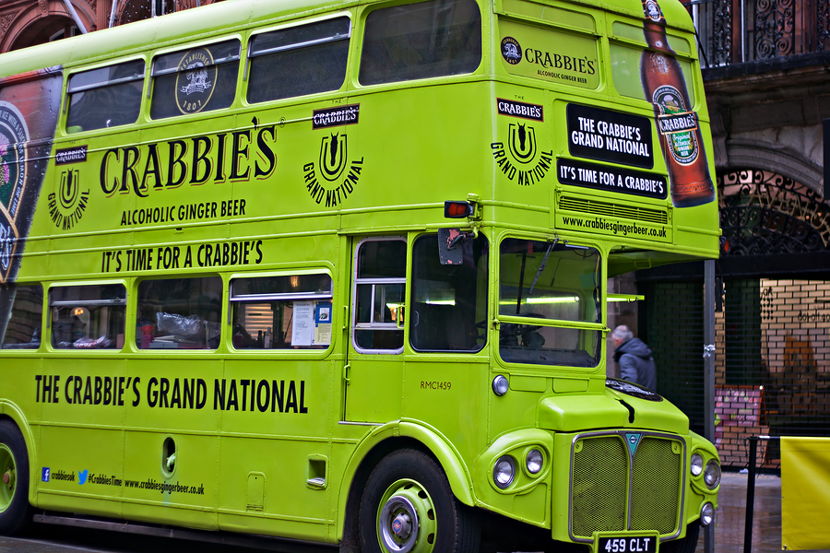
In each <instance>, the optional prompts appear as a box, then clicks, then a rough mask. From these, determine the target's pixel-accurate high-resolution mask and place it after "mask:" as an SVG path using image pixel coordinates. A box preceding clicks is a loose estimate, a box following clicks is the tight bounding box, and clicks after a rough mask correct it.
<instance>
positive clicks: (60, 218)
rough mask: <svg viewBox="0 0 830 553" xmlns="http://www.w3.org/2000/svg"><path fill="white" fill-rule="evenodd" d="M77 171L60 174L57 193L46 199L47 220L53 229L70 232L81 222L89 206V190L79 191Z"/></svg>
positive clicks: (52, 193)
mask: <svg viewBox="0 0 830 553" xmlns="http://www.w3.org/2000/svg"><path fill="white" fill-rule="evenodd" d="M78 174H79V173H78V169H69V170H66V171H62V172H61V176H60V179H59V180H58V183H57V187H58V191H57V192H51V193H50V194H49V197H48V205H49V218H50V219H51V220H52V223H54V224H55V227H57V228H59V229H61V230H71V229H72V227H74V226H75V224H76V223H77V222H78V221H80V220H81V218H82V217H83V216H84V212H86V208H87V205H88V204H89V188H87V189H86V190H83V191H82V190H81V187H80V184H81V181H80V178H79V177H78Z"/></svg>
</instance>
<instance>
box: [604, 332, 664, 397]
mask: <svg viewBox="0 0 830 553" xmlns="http://www.w3.org/2000/svg"><path fill="white" fill-rule="evenodd" d="M611 339H612V340H614V345H615V346H616V347H617V349H616V351H615V352H614V361H616V362H617V363H619V366H620V378H621V379H622V380H627V381H628V382H634V383H635V384H639V385H641V386H645V387H646V388H648V389H649V390H652V391H653V390H656V389H657V367H656V366H655V364H654V357H652V355H651V348H649V347H648V346H647V345H646V344H645V342H643V341H642V340H640V339H639V338H635V337H634V333H633V332H631V330H630V329H629V328H628V327H627V326H625V325H620V326H618V327H617V328H615V329H614V331H613V332H612V333H611Z"/></svg>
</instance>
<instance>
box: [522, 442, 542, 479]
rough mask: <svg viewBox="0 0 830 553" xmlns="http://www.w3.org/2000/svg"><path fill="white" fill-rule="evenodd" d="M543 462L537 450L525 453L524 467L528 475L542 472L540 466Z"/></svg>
mask: <svg viewBox="0 0 830 553" xmlns="http://www.w3.org/2000/svg"><path fill="white" fill-rule="evenodd" d="M544 462H545V458H544V456H543V455H542V452H541V451H539V450H538V449H536V448H534V449H531V450H530V451H528V452H527V457H526V458H525V467H526V468H527V472H529V473H530V474H539V472H540V471H541V470H542V465H543V464H544Z"/></svg>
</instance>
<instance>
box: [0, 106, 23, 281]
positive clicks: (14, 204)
mask: <svg viewBox="0 0 830 553" xmlns="http://www.w3.org/2000/svg"><path fill="white" fill-rule="evenodd" d="M28 141H29V130H28V128H27V127H26V121H25V119H24V118H23V115H22V114H21V113H20V112H19V111H18V110H17V108H16V107H14V105H12V104H10V103H8V102H3V101H0V282H5V281H6V278H7V276H8V272H9V269H10V267H11V260H12V255H13V254H14V250H15V244H16V242H17V238H18V234H17V228H16V225H15V224H14V221H15V218H16V217H17V212H18V211H19V209H20V200H21V198H22V197H23V191H24V189H25V188H26V143H27V142H28Z"/></svg>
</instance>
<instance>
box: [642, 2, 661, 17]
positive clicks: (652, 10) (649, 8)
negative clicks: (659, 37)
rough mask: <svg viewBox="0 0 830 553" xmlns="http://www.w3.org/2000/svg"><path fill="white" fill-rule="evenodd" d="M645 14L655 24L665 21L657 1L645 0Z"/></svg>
mask: <svg viewBox="0 0 830 553" xmlns="http://www.w3.org/2000/svg"><path fill="white" fill-rule="evenodd" d="M643 13H645V15H646V17H647V18H648V19H651V20H652V21H654V22H655V23H660V22H661V21H663V12H662V11H661V10H660V4H658V3H657V0H643Z"/></svg>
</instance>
